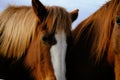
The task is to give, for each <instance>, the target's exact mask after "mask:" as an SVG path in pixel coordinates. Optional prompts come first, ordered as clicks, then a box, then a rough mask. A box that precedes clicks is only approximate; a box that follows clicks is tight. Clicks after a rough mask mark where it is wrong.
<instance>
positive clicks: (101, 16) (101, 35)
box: [73, 0, 120, 61]
mask: <svg viewBox="0 0 120 80" xmlns="http://www.w3.org/2000/svg"><path fill="white" fill-rule="evenodd" d="M118 5H120V1H119V0H111V1H109V2H107V3H106V4H104V5H103V6H102V7H101V8H100V9H98V10H97V11H96V12H95V13H93V14H92V15H91V16H89V17H88V18H87V19H85V20H84V21H82V22H81V23H80V24H79V25H78V26H77V28H76V29H75V30H74V31H73V35H74V39H75V43H76V44H77V42H78V41H79V38H80V36H81V35H82V34H83V32H84V31H85V30H86V29H87V28H89V29H87V30H88V31H87V32H88V33H87V37H88V36H91V33H93V34H94V35H93V36H94V38H93V41H92V45H91V46H92V47H91V53H93V54H92V55H94V56H96V60H97V61H99V60H100V59H101V58H102V56H103V55H104V53H105V52H106V49H107V50H109V44H110V43H111V35H112V32H113V26H114V25H113V24H114V22H113V20H114V17H115V16H114V15H115V12H116V8H117V7H118ZM84 34H86V33H84ZM107 52H109V51H107Z"/></svg>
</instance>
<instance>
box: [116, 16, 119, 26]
mask: <svg viewBox="0 0 120 80" xmlns="http://www.w3.org/2000/svg"><path fill="white" fill-rule="evenodd" d="M116 23H117V25H118V26H120V18H119V17H116Z"/></svg>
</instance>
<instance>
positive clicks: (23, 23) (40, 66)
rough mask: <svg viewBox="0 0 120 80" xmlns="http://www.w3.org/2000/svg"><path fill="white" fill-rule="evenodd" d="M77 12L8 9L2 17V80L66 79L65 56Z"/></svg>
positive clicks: (45, 8)
mask: <svg viewBox="0 0 120 80" xmlns="http://www.w3.org/2000/svg"><path fill="white" fill-rule="evenodd" d="M77 15H78V10H75V11H73V12H70V13H69V12H67V11H66V10H65V9H64V8H61V7H58V6H52V7H49V6H44V5H43V4H42V3H41V2H39V0H32V7H30V6H19V7H18V6H9V7H8V8H7V9H5V10H4V11H3V12H2V13H1V15H0V78H3V79H5V80H66V78H65V70H66V69H65V53H66V48H67V45H68V44H69V40H70V38H71V34H72V33H71V23H72V22H73V21H74V20H75V19H76V18H77Z"/></svg>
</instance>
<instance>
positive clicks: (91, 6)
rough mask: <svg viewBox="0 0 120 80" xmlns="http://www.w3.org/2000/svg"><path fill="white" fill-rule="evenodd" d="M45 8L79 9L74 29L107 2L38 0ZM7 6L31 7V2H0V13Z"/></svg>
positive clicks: (23, 0) (19, 0)
mask: <svg viewBox="0 0 120 80" xmlns="http://www.w3.org/2000/svg"><path fill="white" fill-rule="evenodd" d="M40 1H41V2H42V3H43V4H44V5H46V6H61V7H64V8H65V9H66V10H67V11H69V12H70V11H73V10H74V9H79V16H78V18H77V20H76V21H75V22H74V23H73V25H72V28H73V29H74V28H75V26H77V25H78V24H79V23H80V22H81V21H82V20H84V19H85V18H87V17H88V16H89V15H91V14H92V13H93V12H95V11H96V10H97V9H98V8H100V7H101V6H102V5H103V4H105V3H106V2H107V1H108V0H40ZM9 5H27V6H31V0H0V12H2V11H3V10H4V9H5V8H6V7H7V6H9Z"/></svg>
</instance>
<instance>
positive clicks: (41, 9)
mask: <svg viewBox="0 0 120 80" xmlns="http://www.w3.org/2000/svg"><path fill="white" fill-rule="evenodd" d="M32 7H33V10H34V12H35V14H36V16H37V17H38V18H39V19H40V20H41V21H43V19H44V18H45V16H46V15H45V14H46V13H47V9H46V8H45V6H44V5H43V4H42V3H41V2H40V1H39V0H32Z"/></svg>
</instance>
